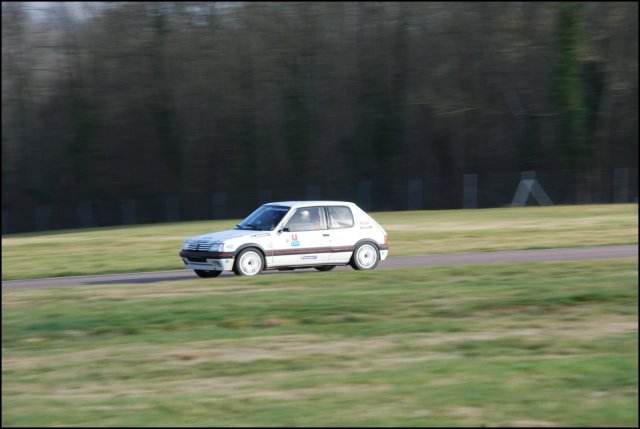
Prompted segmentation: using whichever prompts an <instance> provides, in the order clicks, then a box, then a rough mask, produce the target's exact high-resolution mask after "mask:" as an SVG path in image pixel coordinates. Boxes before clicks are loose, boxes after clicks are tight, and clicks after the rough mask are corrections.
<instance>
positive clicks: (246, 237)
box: [180, 201, 389, 277]
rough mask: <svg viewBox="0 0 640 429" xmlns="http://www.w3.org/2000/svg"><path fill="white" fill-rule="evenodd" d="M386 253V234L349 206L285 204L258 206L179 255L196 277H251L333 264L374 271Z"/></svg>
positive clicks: (191, 240)
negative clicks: (224, 275) (233, 275)
mask: <svg viewBox="0 0 640 429" xmlns="http://www.w3.org/2000/svg"><path fill="white" fill-rule="evenodd" d="M388 251H389V241H388V236H387V233H386V231H385V230H384V229H383V228H382V227H381V226H380V225H379V224H378V223H377V222H376V221H375V220H373V218H371V216H369V215H368V214H366V213H365V212H364V211H363V210H362V209H360V208H359V207H358V206H357V205H355V204H353V203H350V202H341V201H286V202H279V203H268V204H264V205H262V206H260V207H259V208H258V209H257V210H256V211H254V212H253V213H251V214H250V215H249V216H248V217H247V218H246V219H245V220H243V221H242V222H241V223H239V224H238V225H236V226H235V227H234V228H233V229H230V230H227V231H221V232H215V233H211V234H205V235H200V236H197V237H191V238H189V239H187V240H186V241H185V242H184V245H183V246H182V251H181V252H180V257H182V261H183V262H184V264H185V268H187V269H192V270H194V271H195V272H196V274H197V275H198V276H200V277H218V276H219V275H220V274H221V273H222V272H223V271H233V272H234V273H235V274H236V275H240V276H253V275H256V274H259V273H260V272H262V271H263V270H290V269H296V268H311V267H312V268H315V269H316V270H319V271H329V270H332V269H333V268H335V267H336V266H337V265H351V266H352V267H353V268H354V269H356V270H373V269H374V268H375V267H376V266H377V265H378V262H380V261H381V260H382V261H383V260H385V259H386V257H387V253H388Z"/></svg>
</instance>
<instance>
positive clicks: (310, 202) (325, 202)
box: [267, 200, 355, 207]
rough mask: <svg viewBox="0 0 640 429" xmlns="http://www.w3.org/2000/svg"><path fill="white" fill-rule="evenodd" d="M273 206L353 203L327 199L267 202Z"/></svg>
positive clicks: (345, 204) (350, 204) (346, 204)
mask: <svg viewBox="0 0 640 429" xmlns="http://www.w3.org/2000/svg"><path fill="white" fill-rule="evenodd" d="M267 204H269V205H274V206H287V207H310V206H353V205H355V204H354V203H351V202H349V201H328V200H314V201H279V202H274V203H267Z"/></svg>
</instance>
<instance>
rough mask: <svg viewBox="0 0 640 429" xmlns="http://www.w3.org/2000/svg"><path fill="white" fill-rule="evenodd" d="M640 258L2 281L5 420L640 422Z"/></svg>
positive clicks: (92, 422) (41, 422)
mask: <svg viewBox="0 0 640 429" xmlns="http://www.w3.org/2000/svg"><path fill="white" fill-rule="evenodd" d="M637 263H638V260H637V258H630V259H623V260H609V261H602V262H593V261H589V262H571V263H547V264H527V265H504V266H496V265H488V266H473V267H435V268H429V269H426V268H421V269H407V270H397V271H378V272H364V273H363V272H356V271H348V272H331V273H320V272H306V273H292V274H279V275H270V276H262V277H256V278H236V277H225V278H219V279H215V280H200V279H197V280H189V281H178V282H165V283H160V284H153V285H146V284H143V285H114V286H109V287H67V288H52V289H35V290H11V291H3V292H2V347H3V362H2V369H3V377H2V396H3V401H2V404H3V405H2V407H3V410H2V424H3V426H158V425H167V426H482V425H487V426H545V425H547V426H549V425H550V426H637V425H638V405H637V404H638V402H637V401H638V335H637V334H638V325H637V323H638V318H637V316H638V314H637V313H638V288H637V285H638V270H637Z"/></svg>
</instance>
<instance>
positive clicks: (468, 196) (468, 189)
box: [462, 173, 478, 209]
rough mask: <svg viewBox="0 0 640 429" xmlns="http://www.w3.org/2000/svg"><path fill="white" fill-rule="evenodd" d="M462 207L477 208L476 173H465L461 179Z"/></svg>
mask: <svg viewBox="0 0 640 429" xmlns="http://www.w3.org/2000/svg"><path fill="white" fill-rule="evenodd" d="M462 208H465V209H477V208H478V175H477V174H475V173H473V174H465V175H464V177H463V180H462Z"/></svg>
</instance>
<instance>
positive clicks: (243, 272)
mask: <svg viewBox="0 0 640 429" xmlns="http://www.w3.org/2000/svg"><path fill="white" fill-rule="evenodd" d="M258 264H259V265H258ZM264 265H265V263H264V256H262V252H260V251H259V250H258V249H256V248H255V247H248V248H246V249H243V250H242V251H241V252H240V253H238V255H237V256H236V260H235V263H234V264H233V272H234V273H235V274H236V276H255V275H257V274H260V273H261V272H262V270H264Z"/></svg>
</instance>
